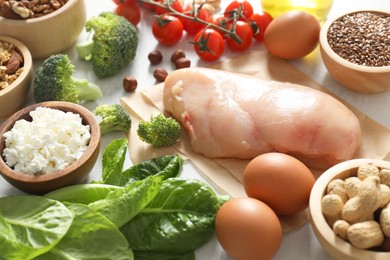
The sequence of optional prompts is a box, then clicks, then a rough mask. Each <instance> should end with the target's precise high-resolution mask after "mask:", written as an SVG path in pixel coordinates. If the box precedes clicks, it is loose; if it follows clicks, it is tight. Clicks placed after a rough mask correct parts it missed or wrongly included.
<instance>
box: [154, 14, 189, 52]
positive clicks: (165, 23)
mask: <svg viewBox="0 0 390 260" xmlns="http://www.w3.org/2000/svg"><path fill="white" fill-rule="evenodd" d="M152 32H153V35H154V37H155V38H156V39H157V40H158V41H159V42H160V43H161V44H163V45H168V46H170V45H174V44H176V43H177V42H178V41H180V39H181V37H182V35H183V24H182V22H181V21H180V20H179V18H177V17H175V16H172V15H167V14H165V15H162V16H158V17H157V18H156V19H155V20H154V22H153V25H152Z"/></svg>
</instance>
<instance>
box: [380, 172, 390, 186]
mask: <svg viewBox="0 0 390 260" xmlns="http://www.w3.org/2000/svg"><path fill="white" fill-rule="evenodd" d="M379 178H380V179H381V183H382V184H385V185H387V186H389V187H390V169H381V170H380V171H379Z"/></svg>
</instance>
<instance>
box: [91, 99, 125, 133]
mask: <svg viewBox="0 0 390 260" xmlns="http://www.w3.org/2000/svg"><path fill="white" fill-rule="evenodd" d="M95 115H97V116H100V117H101V118H102V121H100V123H99V127H100V133H101V134H102V135H104V134H106V133H108V132H111V131H123V132H126V131H128V130H130V127H131V118H130V116H129V114H128V113H127V111H126V110H125V109H124V108H123V107H122V106H121V105H119V104H113V105H108V104H104V105H100V106H97V107H96V109H95Z"/></svg>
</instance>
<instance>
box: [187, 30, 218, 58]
mask: <svg viewBox="0 0 390 260" xmlns="http://www.w3.org/2000/svg"><path fill="white" fill-rule="evenodd" d="M194 49H195V52H196V54H197V55H198V56H199V58H201V59H202V60H205V61H215V60H217V59H219V57H221V56H222V54H223V52H224V50H225V40H224V39H223V37H222V35H221V34H220V33H219V32H218V31H216V30H214V29H212V28H206V29H204V30H201V31H199V32H198V33H197V34H196V35H195V38H194Z"/></svg>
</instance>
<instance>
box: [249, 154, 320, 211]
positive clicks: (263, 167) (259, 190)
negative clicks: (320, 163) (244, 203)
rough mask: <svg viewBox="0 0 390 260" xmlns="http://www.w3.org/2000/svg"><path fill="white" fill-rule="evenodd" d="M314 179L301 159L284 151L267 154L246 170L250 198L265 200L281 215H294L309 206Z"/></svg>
mask: <svg viewBox="0 0 390 260" xmlns="http://www.w3.org/2000/svg"><path fill="white" fill-rule="evenodd" d="M314 182H315V178H314V176H313V174H312V172H311V171H310V169H309V168H307V167H306V165H304V164H303V163H302V162H301V161H299V160H298V159H296V158H294V157H292V156H290V155H287V154H283V153H276V152H275V153H265V154H262V155H259V156H257V157H255V158H254V159H252V160H251V161H250V162H249V163H248V165H247V166H246V168H245V170H244V175H243V184H244V189H245V192H246V194H247V195H248V197H252V198H256V199H258V200H261V201H262V202H264V203H266V204H267V205H268V206H270V207H271V208H272V210H273V211H274V212H275V213H276V214H277V215H279V216H282V215H293V214H295V213H298V212H299V211H302V210H303V209H305V208H306V207H307V206H308V203H309V197H310V191H311V189H312V187H313V185H314Z"/></svg>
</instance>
